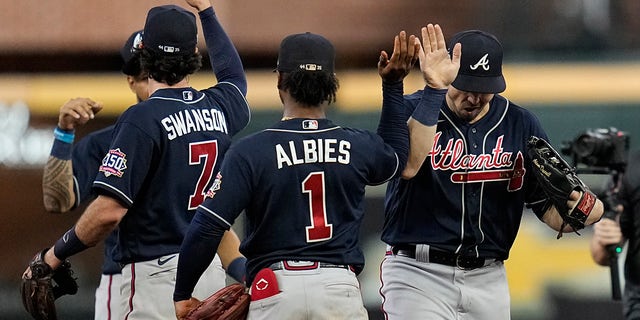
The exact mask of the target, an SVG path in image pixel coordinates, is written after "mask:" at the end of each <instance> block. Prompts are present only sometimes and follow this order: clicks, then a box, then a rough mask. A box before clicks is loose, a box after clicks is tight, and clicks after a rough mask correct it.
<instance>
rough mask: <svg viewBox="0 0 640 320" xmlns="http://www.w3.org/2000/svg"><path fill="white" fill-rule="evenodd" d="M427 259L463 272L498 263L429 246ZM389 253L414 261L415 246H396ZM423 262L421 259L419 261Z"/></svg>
mask: <svg viewBox="0 0 640 320" xmlns="http://www.w3.org/2000/svg"><path fill="white" fill-rule="evenodd" d="M428 251H429V259H428V261H421V262H431V263H437V264H443V265H447V266H452V267H458V268H460V269H464V270H473V269H477V268H482V267H485V266H488V265H489V264H491V263H493V262H495V261H499V259H495V258H482V257H470V256H462V255H459V254H455V253H451V252H448V251H444V250H440V249H436V248H434V247H431V246H429V249H428ZM391 252H392V253H393V254H395V255H399V256H403V257H408V258H412V259H416V246H415V245H397V246H393V247H392V248H391ZM420 260H423V259H420Z"/></svg>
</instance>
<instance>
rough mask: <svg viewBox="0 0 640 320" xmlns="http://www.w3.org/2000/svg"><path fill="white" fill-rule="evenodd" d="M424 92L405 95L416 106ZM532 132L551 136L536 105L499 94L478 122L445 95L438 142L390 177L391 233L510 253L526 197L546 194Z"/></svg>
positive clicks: (394, 240)
mask: <svg viewBox="0 0 640 320" xmlns="http://www.w3.org/2000/svg"><path fill="white" fill-rule="evenodd" d="M420 96H421V92H419V93H417V94H413V95H410V96H407V97H405V105H406V106H407V110H408V112H412V110H413V109H415V105H416V104H417V99H419V97H420ZM407 117H408V115H407ZM531 136H537V137H540V138H543V139H547V135H546V134H545V133H544V131H543V129H542V127H541V125H540V123H539V121H538V119H537V118H536V117H535V116H534V115H533V114H532V113H531V112H529V111H527V110H525V109H523V108H521V107H519V106H517V105H515V104H513V103H511V102H510V101H508V100H506V99H505V98H503V97H501V96H499V95H496V96H495V97H494V99H493V100H491V102H490V109H489V111H488V113H487V114H486V115H485V116H484V117H483V118H482V119H480V120H479V121H477V122H475V123H473V124H470V123H467V122H465V121H462V120H460V119H459V118H457V117H456V116H455V115H454V114H453V113H452V112H451V110H450V109H449V107H448V106H447V105H446V102H444V104H443V106H442V108H441V111H440V117H439V121H438V125H437V131H436V135H435V137H434V145H433V147H432V149H431V151H430V153H429V154H428V156H427V158H426V160H425V162H424V164H423V165H422V167H421V169H420V171H419V172H418V174H417V175H416V176H415V177H414V178H413V179H410V180H403V179H394V180H392V181H390V182H389V185H388V188H387V198H386V203H385V207H386V209H385V216H386V218H385V219H386V220H385V227H384V230H383V235H382V239H383V241H385V242H386V243H387V244H390V245H399V244H428V245H431V246H434V247H437V248H440V249H444V250H448V251H450V252H456V253H460V254H463V255H468V256H480V257H485V258H499V259H506V258H507V257H508V255H509V250H510V248H511V245H512V244H513V241H514V240H515V237H516V234H517V232H518V228H519V226H520V221H521V219H522V213H523V210H524V205H525V203H532V202H539V201H541V199H543V198H544V194H543V193H542V192H541V190H539V188H538V187H537V181H536V180H535V178H534V176H533V175H531V174H528V173H529V172H531V171H530V168H531V163H530V160H529V159H528V155H527V152H526V150H527V140H528V139H529V137H531ZM534 211H535V210H534ZM537 211H538V212H536V214H538V215H539V217H540V216H541V214H542V213H541V212H539V211H540V210H537Z"/></svg>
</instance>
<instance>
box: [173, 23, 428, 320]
mask: <svg viewBox="0 0 640 320" xmlns="http://www.w3.org/2000/svg"><path fill="white" fill-rule="evenodd" d="M414 43H415V41H414V36H411V37H409V39H407V36H406V34H405V33H404V32H402V33H401V34H400V35H398V36H396V39H395V44H394V51H393V54H392V56H391V58H390V59H389V57H388V55H387V54H386V53H385V52H382V54H381V57H380V63H379V68H378V69H379V73H380V75H381V77H382V79H383V94H384V95H385V96H390V98H389V99H388V100H387V102H388V103H386V104H385V105H383V110H382V116H381V118H380V124H379V129H378V132H379V134H380V136H378V135H376V134H374V133H371V132H368V131H364V130H359V129H350V128H343V127H340V126H338V125H336V124H334V123H333V122H331V121H330V120H329V119H326V117H325V113H326V109H327V106H328V105H329V104H330V103H332V102H334V101H335V96H336V92H337V88H338V80H337V78H336V77H335V74H334V56H335V52H334V47H333V45H332V44H331V43H330V42H329V41H328V40H327V39H325V38H324V37H322V36H320V35H317V34H313V33H308V32H307V33H300V34H293V35H289V36H287V37H286V38H284V40H283V41H282V43H281V45H280V51H279V56H278V63H277V68H276V70H277V87H278V92H279V95H280V99H281V101H282V102H283V109H284V116H283V118H282V121H280V122H279V123H277V124H275V125H274V126H272V127H271V128H269V129H266V130H264V131H261V132H259V133H256V134H254V135H251V136H249V137H246V138H244V139H242V140H240V141H238V142H237V143H236V144H234V146H232V147H231V149H230V150H229V152H228V154H227V157H226V158H225V160H224V162H223V164H222V167H221V170H220V173H219V174H218V175H217V177H216V181H215V182H214V184H213V186H212V187H211V189H210V190H209V192H208V194H207V199H205V201H204V202H203V204H202V205H201V206H200V207H199V208H198V210H197V211H196V216H195V217H194V219H193V221H192V224H191V227H190V229H189V232H188V234H187V236H186V237H185V241H184V243H183V246H182V249H181V251H180V259H179V262H178V275H177V280H176V289H175V293H174V300H175V301H176V312H177V316H178V318H179V319H180V318H182V317H183V316H184V315H185V314H186V313H187V312H188V311H189V310H191V309H193V307H194V306H195V305H196V304H197V303H198V301H197V300H196V299H193V298H191V296H192V294H191V291H192V289H193V286H194V284H195V283H196V281H197V279H198V277H199V275H200V273H201V272H202V270H203V269H204V267H205V266H206V265H207V264H208V261H209V260H210V259H211V257H212V256H211V254H209V253H210V252H213V251H215V248H216V247H217V246H218V243H219V241H220V237H221V235H222V234H223V232H224V231H225V230H227V229H229V227H230V226H231V225H232V224H233V223H234V220H235V219H236V218H237V217H238V215H239V214H240V213H241V211H243V210H245V212H246V221H247V226H248V230H247V236H246V238H245V240H244V241H243V243H242V245H241V252H242V253H243V254H244V255H245V256H246V257H247V259H248V261H247V275H248V283H252V285H251V289H250V293H251V299H252V301H251V304H250V307H249V313H248V318H249V319H316V318H325V319H367V318H368V316H367V312H366V309H365V308H364V306H363V302H362V296H361V293H360V286H359V283H358V280H357V278H356V275H357V274H358V273H359V272H360V271H361V270H362V268H363V265H364V256H363V254H362V250H361V249H360V247H359V245H358V236H359V227H360V222H361V221H362V218H363V199H364V192H365V186H366V185H374V184H380V183H383V182H385V181H387V180H388V179H390V178H391V177H393V176H396V175H398V174H399V171H400V170H401V168H402V167H403V166H404V162H405V161H406V157H407V150H406V148H404V149H403V148H398V147H397V146H399V145H403V141H405V140H407V129H406V123H405V122H404V119H403V117H402V113H403V112H402V79H403V78H404V77H405V76H406V74H407V73H408V70H409V69H410V68H411V66H412V65H413V64H414V63H415V61H417V45H414ZM211 250H213V251H211Z"/></svg>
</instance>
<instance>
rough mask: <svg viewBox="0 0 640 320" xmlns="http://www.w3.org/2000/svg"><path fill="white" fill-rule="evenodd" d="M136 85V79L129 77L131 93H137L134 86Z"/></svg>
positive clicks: (128, 82)
mask: <svg viewBox="0 0 640 320" xmlns="http://www.w3.org/2000/svg"><path fill="white" fill-rule="evenodd" d="M135 83H136V78H135V77H134V76H130V75H127V84H128V85H129V90H131V92H133V93H136V89H135V87H134V86H133V85H134V84H135Z"/></svg>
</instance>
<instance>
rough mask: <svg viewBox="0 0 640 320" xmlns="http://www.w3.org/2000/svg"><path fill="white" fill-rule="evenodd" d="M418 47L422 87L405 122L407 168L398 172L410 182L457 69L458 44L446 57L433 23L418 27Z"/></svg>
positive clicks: (424, 154) (427, 149)
mask: <svg viewBox="0 0 640 320" xmlns="http://www.w3.org/2000/svg"><path fill="white" fill-rule="evenodd" d="M416 41H418V40H417V39H416ZM419 48H420V50H419V53H418V58H419V60H420V70H421V72H422V76H423V77H424V80H425V82H426V86H425V88H424V91H423V97H422V99H421V100H420V102H419V103H418V105H417V106H416V109H415V111H414V112H413V114H412V115H411V117H410V118H409V120H408V121H407V125H408V127H409V141H410V142H409V146H410V147H409V158H408V160H407V165H406V166H405V168H404V170H403V172H402V177H403V178H404V179H411V178H413V177H414V176H415V175H416V174H417V173H418V171H419V170H420V167H422V164H423V163H424V161H425V159H426V158H427V155H428V153H429V152H430V151H431V148H432V147H433V137H434V136H435V133H436V126H437V124H438V115H439V113H440V107H441V106H442V103H443V101H444V99H445V94H446V89H447V88H448V87H449V85H450V84H451V82H453V80H455V78H456V75H457V73H458V69H459V68H460V55H461V45H460V44H456V45H455V46H454V48H453V50H452V57H449V53H448V52H447V46H446V42H445V39H444V35H443V33H442V29H441V28H440V26H439V25H437V24H436V25H433V24H428V25H427V26H426V27H423V28H422V45H420V46H419Z"/></svg>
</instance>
